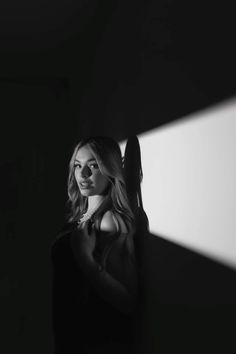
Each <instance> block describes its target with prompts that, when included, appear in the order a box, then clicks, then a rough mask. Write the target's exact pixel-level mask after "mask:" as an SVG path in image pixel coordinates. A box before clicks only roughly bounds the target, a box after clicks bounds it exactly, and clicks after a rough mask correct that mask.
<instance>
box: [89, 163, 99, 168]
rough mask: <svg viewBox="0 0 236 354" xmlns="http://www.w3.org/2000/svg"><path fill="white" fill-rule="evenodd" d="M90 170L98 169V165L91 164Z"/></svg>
mask: <svg viewBox="0 0 236 354" xmlns="http://www.w3.org/2000/svg"><path fill="white" fill-rule="evenodd" d="M89 167H90V168H92V169H98V164H97V163H92V164H91V165H90V166H89Z"/></svg>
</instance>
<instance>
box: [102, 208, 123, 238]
mask: <svg viewBox="0 0 236 354" xmlns="http://www.w3.org/2000/svg"><path fill="white" fill-rule="evenodd" d="M100 230H101V231H104V232H117V233H121V234H128V233H129V231H130V227H128V225H127V222H126V221H125V218H124V217H123V215H122V214H120V213H118V212H117V211H115V210H112V209H109V210H106V211H105V213H104V214H103V215H102V217H101V221H100Z"/></svg>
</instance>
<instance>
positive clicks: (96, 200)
mask: <svg viewBox="0 0 236 354" xmlns="http://www.w3.org/2000/svg"><path fill="white" fill-rule="evenodd" d="M104 198H105V197H104V196H103V195H93V196H90V197H88V209H87V212H86V213H88V212H90V211H93V210H95V209H97V208H98V207H99V206H100V205H101V203H102V201H103V200H104Z"/></svg>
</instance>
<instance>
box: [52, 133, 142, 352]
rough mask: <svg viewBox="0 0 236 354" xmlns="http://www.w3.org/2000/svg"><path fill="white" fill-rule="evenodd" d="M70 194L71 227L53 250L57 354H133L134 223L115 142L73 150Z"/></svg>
mask: <svg viewBox="0 0 236 354" xmlns="http://www.w3.org/2000/svg"><path fill="white" fill-rule="evenodd" d="M68 195H69V200H68V206H69V210H70V212H69V222H68V224H67V225H66V227H65V228H64V230H63V231H62V232H61V234H60V235H59V236H58V238H57V240H56V242H55V243H54V245H53V247H52V259H53V264H54V282H53V324H54V333H55V354H59V353H68V354H70V353H81V354H85V353H86V354H87V353H94V354H95V353H104V354H105V353H111V352H112V353H118V352H119V353H120V352H121V351H122V352H123V353H133V349H132V331H133V318H134V313H135V308H136V298H137V273H136V262H135V252H134V243H133V235H134V231H135V230H134V216H133V213H132V211H131V208H130V205H129V202H128V198H127V193H126V187H125V182H124V178H123V170H122V157H121V152H120V148H119V145H118V144H117V143H116V142H115V141H114V140H113V139H111V138H108V137H91V138H88V139H83V140H82V141H80V143H79V144H78V145H77V146H76V147H75V150H74V153H73V155H72V158H71V161H70V167H69V177H68Z"/></svg>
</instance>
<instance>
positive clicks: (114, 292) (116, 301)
mask: <svg viewBox="0 0 236 354" xmlns="http://www.w3.org/2000/svg"><path fill="white" fill-rule="evenodd" d="M81 268H82V271H83V272H84V273H85V275H86V277H87V279H88V280H89V281H90V283H91V285H92V286H93V288H94V289H95V290H96V291H97V293H98V294H99V295H100V296H101V297H102V298H103V299H104V300H105V301H107V302H109V303H111V304H112V305H113V306H114V307H116V308H117V309H118V310H120V311H121V312H124V313H130V312H133V311H134V309H135V302H136V298H135V296H134V295H133V294H131V293H130V292H129V291H128V289H127V288H126V286H125V285H123V284H122V283H121V282H120V281H118V280H117V279H115V278H114V277H113V276H112V275H111V274H109V273H108V272H107V271H106V270H104V269H101V267H100V266H99V264H98V263H97V262H96V261H95V260H94V258H93V257H92V256H89V257H86V260H84V261H83V263H82V264H81Z"/></svg>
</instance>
